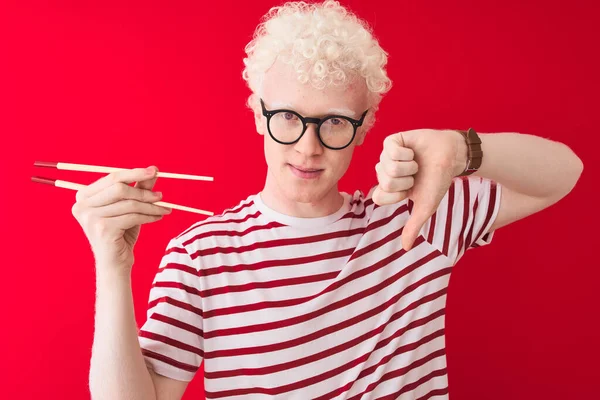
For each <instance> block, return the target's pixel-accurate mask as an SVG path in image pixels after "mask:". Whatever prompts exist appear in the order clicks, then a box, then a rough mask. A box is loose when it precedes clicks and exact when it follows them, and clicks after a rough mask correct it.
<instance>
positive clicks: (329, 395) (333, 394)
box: [319, 329, 444, 399]
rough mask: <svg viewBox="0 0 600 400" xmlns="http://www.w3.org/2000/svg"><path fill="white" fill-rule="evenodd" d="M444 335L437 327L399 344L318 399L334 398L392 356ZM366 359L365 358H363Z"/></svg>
mask: <svg viewBox="0 0 600 400" xmlns="http://www.w3.org/2000/svg"><path fill="white" fill-rule="evenodd" d="M442 336H444V329H439V330H437V331H436V332H434V333H432V334H429V335H427V336H424V337H422V338H421V339H419V340H418V341H417V342H414V343H410V344H407V345H404V346H400V347H398V348H396V349H395V350H394V351H393V352H392V353H390V354H388V355H386V356H385V357H383V358H382V359H381V360H380V361H379V362H378V363H377V364H375V365H372V366H370V367H369V368H367V369H365V370H363V371H361V373H360V374H359V375H358V377H356V379H354V380H353V381H350V382H348V383H347V384H345V385H344V386H343V387H340V388H338V389H336V390H334V391H332V392H330V393H327V394H324V395H322V396H320V397H319V399H331V398H334V397H336V396H338V395H340V394H342V393H344V392H347V391H348V390H350V389H351V388H352V386H353V385H354V383H356V381H358V380H359V379H362V378H364V377H365V376H369V375H371V374H372V373H373V372H375V370H377V368H378V367H380V366H382V365H385V364H386V363H388V362H389V361H390V360H391V359H392V358H394V357H396V356H398V355H400V354H402V353H407V352H409V351H414V350H415V349H417V348H418V347H420V346H422V345H424V344H426V343H429V342H430V341H432V340H433V339H436V338H438V337H442ZM365 361H366V360H365Z"/></svg>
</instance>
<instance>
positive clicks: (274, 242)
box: [192, 228, 365, 258]
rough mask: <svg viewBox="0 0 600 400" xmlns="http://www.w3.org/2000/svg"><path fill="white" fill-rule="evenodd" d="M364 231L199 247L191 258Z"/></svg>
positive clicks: (357, 232)
mask: <svg viewBox="0 0 600 400" xmlns="http://www.w3.org/2000/svg"><path fill="white" fill-rule="evenodd" d="M364 231H365V229H364V228H356V229H351V230H347V229H344V230H341V231H336V232H329V233H323V234H321V235H313V236H305V237H295V238H286V239H274V240H266V241H264V242H257V243H251V244H249V245H246V246H239V247H233V246H230V247H218V246H217V247H211V248H207V249H201V250H198V251H196V252H195V253H193V254H192V257H193V258H197V257H203V256H209V255H213V254H231V253H244V252H247V251H252V250H256V249H266V248H270V247H284V246H293V245H298V244H307V243H315V242H322V241H325V240H331V239H337V238H344V237H350V236H354V235H362V234H363V232H364Z"/></svg>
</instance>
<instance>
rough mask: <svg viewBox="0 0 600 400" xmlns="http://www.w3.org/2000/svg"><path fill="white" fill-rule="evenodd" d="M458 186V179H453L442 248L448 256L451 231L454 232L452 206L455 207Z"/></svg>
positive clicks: (443, 252)
mask: <svg viewBox="0 0 600 400" xmlns="http://www.w3.org/2000/svg"><path fill="white" fill-rule="evenodd" d="M455 188H456V181H452V184H451V185H450V189H449V190H448V215H447V216H446V229H445V231H444V246H443V248H442V254H444V255H445V256H448V247H449V246H450V233H451V232H452V207H454V190H455Z"/></svg>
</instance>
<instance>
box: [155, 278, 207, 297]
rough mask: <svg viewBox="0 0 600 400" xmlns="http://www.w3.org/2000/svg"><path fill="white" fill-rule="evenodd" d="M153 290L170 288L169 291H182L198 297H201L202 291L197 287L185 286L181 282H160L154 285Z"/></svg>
mask: <svg viewBox="0 0 600 400" xmlns="http://www.w3.org/2000/svg"><path fill="white" fill-rule="evenodd" d="M152 287H153V288H169V289H181V290H183V291H184V292H187V293H191V294H194V295H196V296H200V291H199V290H198V289H196V288H195V287H192V286H188V285H185V284H183V283H181V282H173V281H159V282H155V283H154V284H153V285H152Z"/></svg>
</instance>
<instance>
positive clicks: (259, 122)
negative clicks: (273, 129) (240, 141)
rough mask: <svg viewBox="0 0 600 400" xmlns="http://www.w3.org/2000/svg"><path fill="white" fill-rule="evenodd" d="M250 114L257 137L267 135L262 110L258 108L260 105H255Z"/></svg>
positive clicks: (265, 121)
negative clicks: (251, 114) (252, 115)
mask: <svg viewBox="0 0 600 400" xmlns="http://www.w3.org/2000/svg"><path fill="white" fill-rule="evenodd" d="M252 112H253V113H254V124H255V125H256V132H258V134H259V135H262V136H264V135H265V134H266V133H267V120H266V118H264V116H263V115H262V109H261V108H260V105H258V107H257V106H256V105H255V106H254V107H253V109H252Z"/></svg>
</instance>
